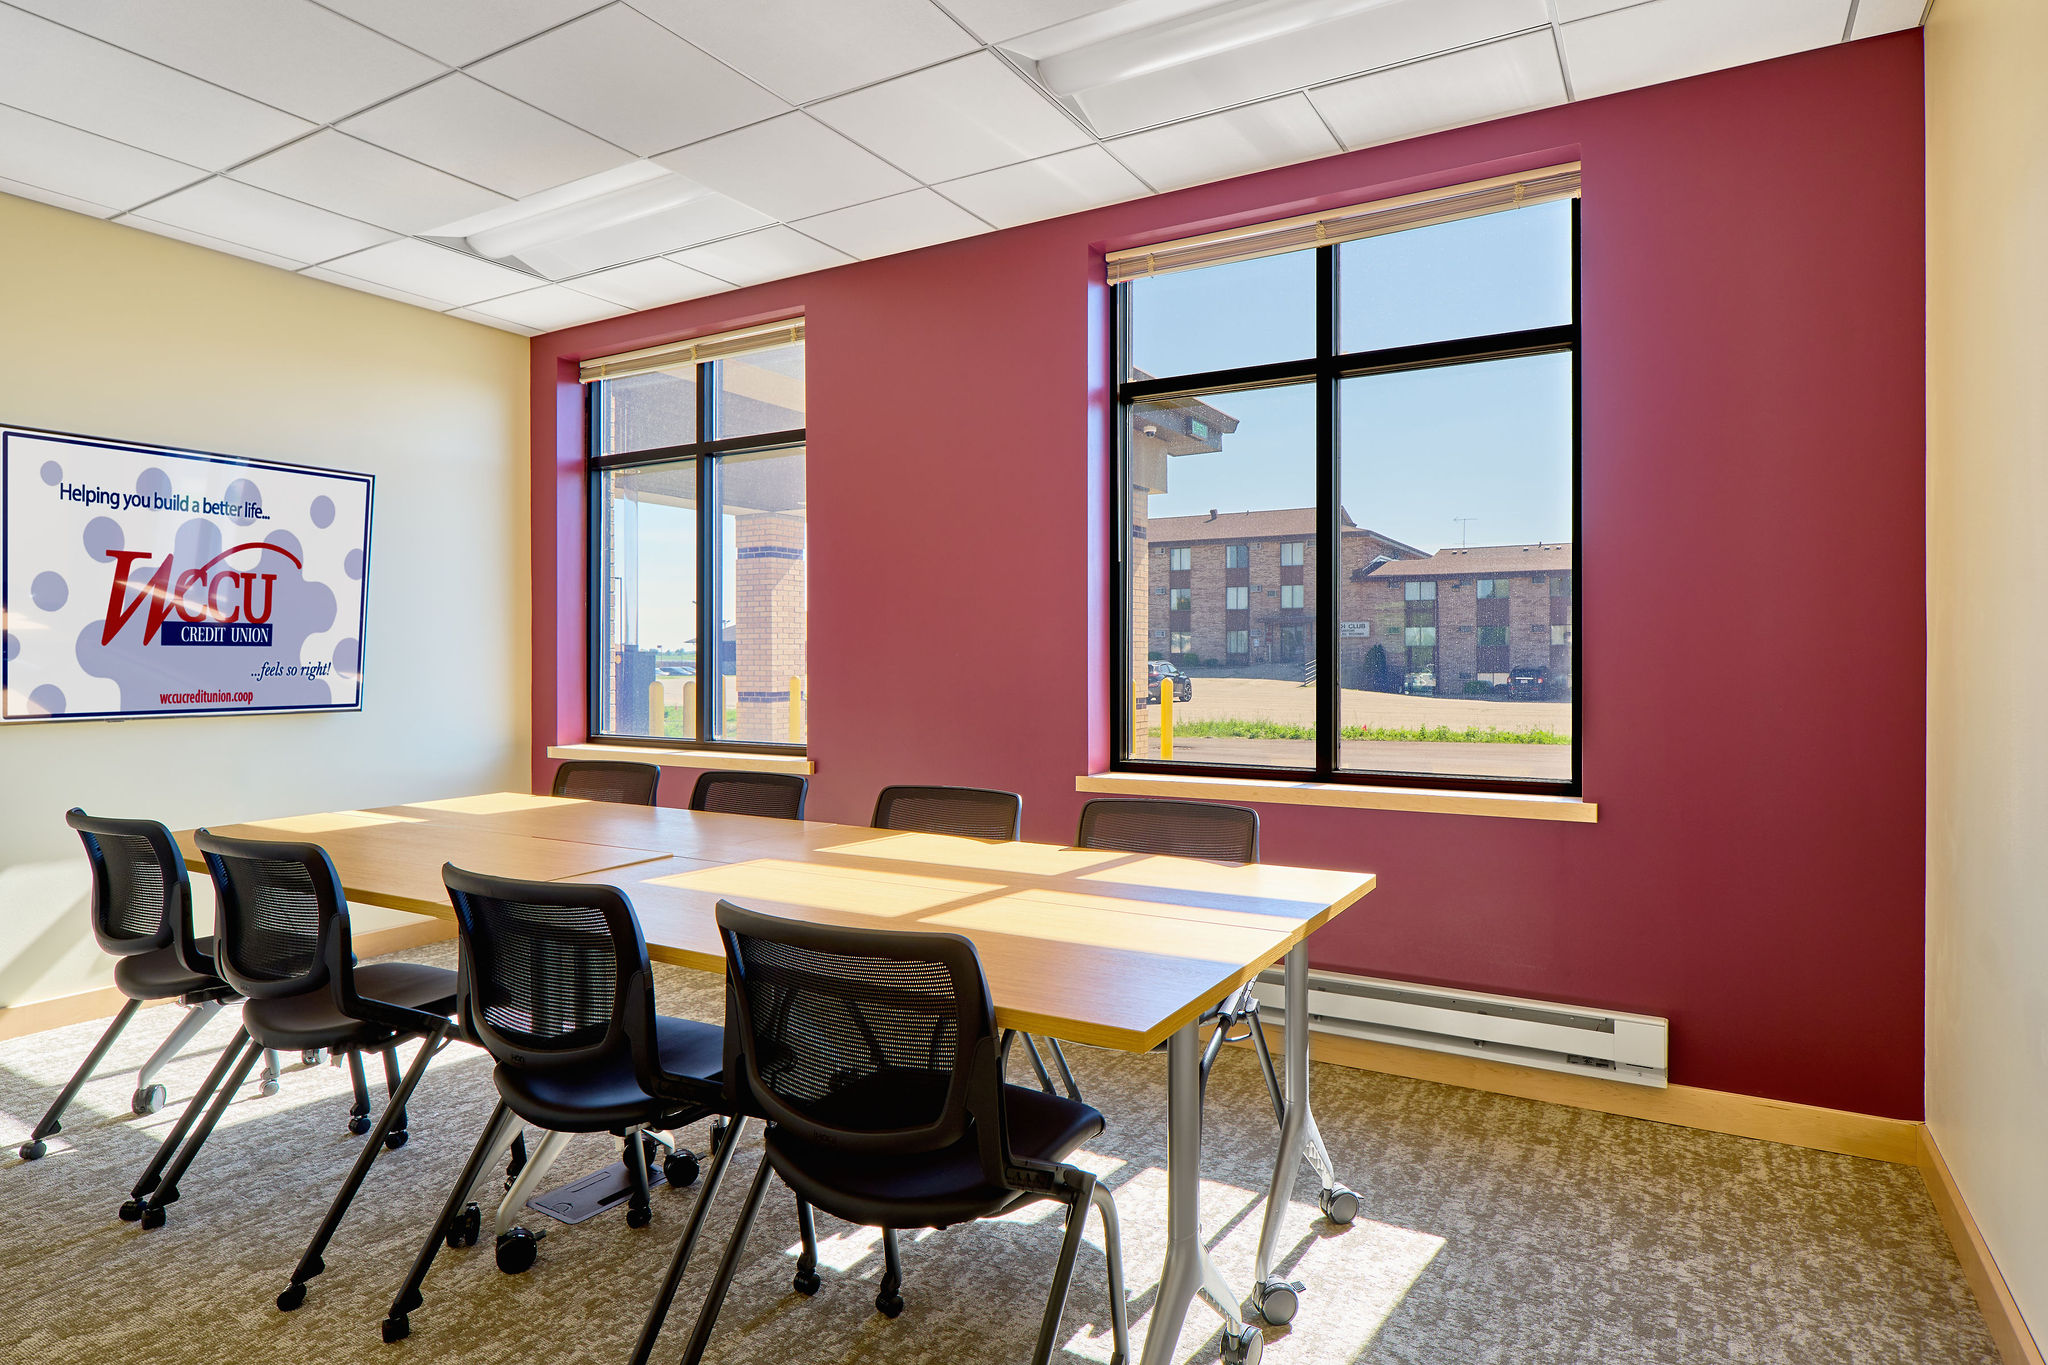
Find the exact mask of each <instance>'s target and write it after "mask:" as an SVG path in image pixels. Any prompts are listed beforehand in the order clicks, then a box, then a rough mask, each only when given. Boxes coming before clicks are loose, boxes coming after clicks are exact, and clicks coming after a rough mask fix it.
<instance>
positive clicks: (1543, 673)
mask: <svg viewBox="0 0 2048 1365" xmlns="http://www.w3.org/2000/svg"><path fill="white" fill-rule="evenodd" d="M1508 695H1509V696H1510V697H1513V698H1515V699H1516V700H1518V701H1541V700H1543V699H1544V698H1545V697H1547V696H1549V695H1550V667H1549V665H1547V664H1524V665H1522V666H1521V667H1520V668H1517V669H1515V670H1513V671H1512V672H1510V673H1509V674H1508Z"/></svg>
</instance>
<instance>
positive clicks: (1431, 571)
mask: <svg viewBox="0 0 2048 1365" xmlns="http://www.w3.org/2000/svg"><path fill="white" fill-rule="evenodd" d="M1571 568H1572V547H1571V544H1570V543H1569V542H1565V543H1562V544H1560V543H1558V542H1555V541H1548V542H1539V543H1537V544H1535V545H1471V546H1465V545H1454V546H1452V547H1451V548H1450V549H1448V550H1438V551H1437V552H1436V553H1435V554H1433V555H1430V556H1428V557H1427V558H1424V559H1390V560H1387V561H1386V562H1385V563H1382V564H1379V565H1376V566H1375V567H1374V568H1373V569H1372V576H1373V577H1374V578H1471V577H1478V578H1485V577H1487V576H1488V575H1489V574H1515V573H1570V572H1571Z"/></svg>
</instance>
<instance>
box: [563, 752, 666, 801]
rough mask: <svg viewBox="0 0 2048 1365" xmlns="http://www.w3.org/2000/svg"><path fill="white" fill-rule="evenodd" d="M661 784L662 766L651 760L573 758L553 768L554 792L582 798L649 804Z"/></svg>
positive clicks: (585, 799) (582, 799)
mask: <svg viewBox="0 0 2048 1365" xmlns="http://www.w3.org/2000/svg"><path fill="white" fill-rule="evenodd" d="M660 786H661V769H660V768H659V767H657V766H656V765H654V764H652V763H620V762H615V761H613V760H611V759H608V758H585V759H574V760H572V761H570V762H567V763H564V764H563V765H562V766H561V767H559V768H557V769H555V795H556V796H573V797H575V798H577V799H578V800H581V801H615V802H617V803H618V804H620V805H622V806H651V805H653V804H654V793H655V790H656V789H657V788H659V787H660Z"/></svg>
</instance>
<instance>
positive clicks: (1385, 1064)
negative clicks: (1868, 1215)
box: [1266, 1026, 1920, 1166]
mask: <svg viewBox="0 0 2048 1365" xmlns="http://www.w3.org/2000/svg"><path fill="white" fill-rule="evenodd" d="M1266 1032H1267V1035H1268V1037H1269V1039H1270V1041H1271V1043H1272V1045H1273V1046H1275V1047H1278V1046H1279V1044H1280V1038H1281V1030H1280V1029H1276V1028H1273V1027H1271V1026H1268V1028H1267V1030H1266ZM1314 1037H1315V1041H1314V1044H1313V1047H1312V1052H1313V1054H1314V1056H1315V1058H1316V1059H1317V1060H1318V1061H1324V1062H1334V1063H1336V1064H1337V1065H1339V1066H1350V1067H1356V1068H1358V1069H1359V1070H1361V1071H1380V1072H1384V1073H1386V1074H1388V1075H1391V1076H1406V1077H1409V1078H1411V1079H1413V1080H1418V1081H1435V1082H1437V1083H1439V1084H1442V1085H1459V1086H1464V1087H1465V1088H1466V1089H1468V1090H1484V1091H1487V1092H1489V1093H1491V1094H1495V1095H1513V1096H1515V1097H1517V1098H1519V1099H1525V1100H1541V1101H1543V1102H1545V1103H1547V1104H1564V1105H1570V1106H1572V1107H1573V1108H1576V1109H1593V1110H1597V1111H1599V1112H1600V1113H1603V1114H1620V1115H1623V1116H1625V1117H1627V1118H1634V1119H1648V1120H1650V1121H1651V1122H1653V1123H1674V1124H1677V1125H1679V1126H1680V1127H1684V1128H1701V1129H1705V1130H1706V1131H1708V1132H1712V1133H1729V1134H1732V1135H1733V1136H1736V1137H1746V1138H1758V1139H1761V1140H1763V1141H1765V1142H1783V1143H1787V1144H1789V1145H1791V1146H1794V1147H1812V1148H1816V1149H1818V1150H1820V1151H1823V1152H1841V1153H1843V1154H1845V1155H1848V1156H1860V1157H1869V1158H1871V1159H1873V1160H1876V1161H1890V1162H1895V1163H1897V1164H1899V1165H1902V1166H1916V1165H1918V1164H1919V1163H1920V1125H1919V1124H1918V1123H1915V1122H1913V1121H1912V1120H1911V1119H1890V1118H1883V1117H1881V1116H1879V1115H1876V1114H1857V1113H1852V1112H1850V1111H1848V1110H1843V1109H1823V1108H1820V1107H1819V1106H1817V1105H1811V1104H1793V1103H1790V1102H1789V1101H1786V1100H1771V1099H1764V1098H1761V1097H1759V1096H1756V1095H1738V1094H1735V1093H1733V1092H1731V1091H1726V1090H1703V1089H1700V1088H1698V1087H1696V1086H1690V1085H1673V1086H1666V1087H1664V1088H1663V1089H1657V1088H1654V1087H1651V1086H1645V1085H1629V1084H1627V1083H1625V1082H1622V1081H1604V1080H1600V1079H1598V1078H1596V1077H1592V1076H1568V1075H1564V1074H1563V1073H1561V1072H1555V1071H1538V1070H1535V1069H1533V1068H1530V1067H1525V1066H1515V1065H1513V1064H1512V1063H1509V1062H1495V1061H1489V1060H1488V1059H1486V1058H1484V1057H1462V1056H1458V1055H1455V1054H1453V1053H1447V1052H1429V1051H1426V1050H1424V1049H1422V1048H1412V1047H1399V1046H1396V1045H1394V1044H1392V1043H1375V1042H1369V1041H1367V1040H1366V1039H1363V1038H1346V1037H1344V1036H1343V1035H1341V1034H1331V1033H1318V1034H1316V1035H1315V1036H1314Z"/></svg>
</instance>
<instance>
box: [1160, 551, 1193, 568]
mask: <svg viewBox="0 0 2048 1365" xmlns="http://www.w3.org/2000/svg"><path fill="white" fill-rule="evenodd" d="M1166 560H1167V563H1166V567H1168V568H1169V569H1175V570H1186V569H1189V568H1192V567H1193V566H1194V560H1195V552H1194V551H1193V550H1191V549H1189V548H1188V547H1187V546H1185V545H1179V546H1176V547H1174V548H1173V549H1171V550H1168V551H1167V552H1166Z"/></svg>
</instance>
